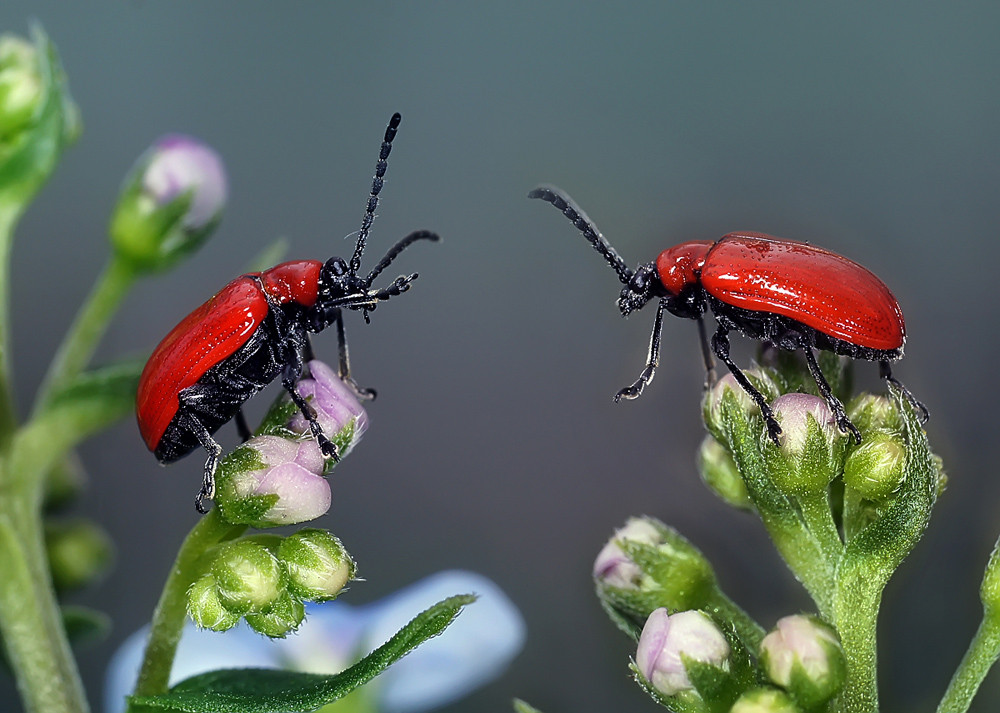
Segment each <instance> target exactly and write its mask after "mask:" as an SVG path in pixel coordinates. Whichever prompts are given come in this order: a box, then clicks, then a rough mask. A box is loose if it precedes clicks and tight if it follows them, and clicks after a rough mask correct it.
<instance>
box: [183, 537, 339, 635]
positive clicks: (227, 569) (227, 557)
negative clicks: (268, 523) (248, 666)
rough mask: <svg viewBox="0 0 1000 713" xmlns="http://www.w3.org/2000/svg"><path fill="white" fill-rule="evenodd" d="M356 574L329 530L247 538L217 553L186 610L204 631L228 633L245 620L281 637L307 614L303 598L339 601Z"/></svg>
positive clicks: (260, 630)
mask: <svg viewBox="0 0 1000 713" xmlns="http://www.w3.org/2000/svg"><path fill="white" fill-rule="evenodd" d="M354 574H355V565H354V561H353V560H352V559H351V557H350V555H348V554H347V551H346V550H345V549H344V547H343V545H341V544H340V540H338V539H337V538H336V537H334V536H333V535H331V534H330V533H328V532H326V531H325V530H318V529H313V528H307V529H304V530H300V531H299V532H297V533H295V534H294V535H291V536H289V537H284V538H281V537H276V536H264V537H258V538H253V537H248V538H244V539H241V540H237V541H235V542H230V543H228V544H226V545H223V546H222V547H221V548H220V549H219V551H218V552H217V553H216V554H215V556H214V559H213V561H212V563H211V566H210V568H209V570H208V572H206V573H205V574H204V575H202V576H201V578H200V579H198V580H197V581H195V583H194V584H193V585H192V586H191V588H190V589H189V590H188V602H187V607H188V614H189V615H190V616H191V619H192V620H193V621H194V622H195V623H196V624H197V625H198V626H200V627H202V628H204V629H211V630H213V631H226V630H228V629H231V628H233V627H234V626H236V624H237V623H239V621H240V619H241V618H243V619H245V620H246V622H247V624H248V625H249V626H250V628H252V629H253V630H254V631H256V632H258V633H260V634H264V635H265V636H269V637H272V638H283V637H285V636H287V635H288V634H289V633H291V632H293V631H295V630H296V629H298V627H299V625H300V624H301V623H302V621H303V619H304V618H305V604H304V602H306V601H312V602H324V601H330V600H332V599H335V598H336V597H337V595H338V594H339V593H340V592H341V591H342V590H343V588H344V586H345V585H346V584H347V583H348V582H349V581H350V580H351V579H353V578H354Z"/></svg>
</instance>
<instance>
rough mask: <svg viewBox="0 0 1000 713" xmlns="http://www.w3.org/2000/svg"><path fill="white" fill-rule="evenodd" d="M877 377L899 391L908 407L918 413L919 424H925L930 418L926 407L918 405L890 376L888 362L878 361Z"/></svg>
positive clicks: (890, 369)
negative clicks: (908, 404)
mask: <svg viewBox="0 0 1000 713" xmlns="http://www.w3.org/2000/svg"><path fill="white" fill-rule="evenodd" d="M878 375H879V376H880V377H882V378H883V379H885V380H886V381H888V382H889V383H890V384H892V385H893V386H895V387H896V388H897V389H899V390H900V391H901V392H902V394H903V397H904V398H905V399H906V400H907V401H909V403H910V406H912V407H913V408H914V409H916V410H917V411H919V412H920V421H921V423H927V419H928V418H930V416H931V415H930V413H929V412H928V411H927V407H926V406H924V405H923V404H922V403H920V401H918V400H917V398H916V397H915V396H914V395H913V394H911V393H910V390H909V389H908V388H906V387H905V386H903V384H902V382H900V380H899V379H897V378H896V377H895V376H893V375H892V367H890V366H889V362H887V361H880V362H879V363H878Z"/></svg>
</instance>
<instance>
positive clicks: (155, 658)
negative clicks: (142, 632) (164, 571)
mask: <svg viewBox="0 0 1000 713" xmlns="http://www.w3.org/2000/svg"><path fill="white" fill-rule="evenodd" d="M246 529H247V527H246V525H230V524H229V523H228V522H225V521H224V520H223V519H222V517H221V516H220V515H219V509H218V507H216V508H214V509H213V510H212V511H211V512H209V513H208V514H207V515H206V516H205V517H203V518H201V520H199V521H198V523H197V524H196V525H195V526H194V528H192V530H191V532H189V533H188V536H187V537H186V538H185V539H184V544H182V545H181V548H180V551H178V553H177V559H176V560H175V561H174V565H173V567H172V568H171V570H170V575H169V576H168V577H167V582H166V584H165V585H164V587H163V593H162V594H161V595H160V601H159V602H158V603H157V605H156V611H154V612H153V625H152V628H151V629H150V632H149V642H148V643H147V644H146V654H145V656H144V658H143V662H142V668H141V670H140V671H139V681H138V683H137V684H136V687H135V695H137V696H156V695H159V694H161V693H166V692H167V690H168V687H169V683H170V669H171V668H172V667H173V663H174V655H175V654H176V653H177V645H178V644H179V643H180V640H181V632H182V631H183V629H184V621H185V618H186V616H187V591H188V589H189V588H190V587H191V585H192V584H194V582H195V580H196V579H198V577H200V576H201V575H202V574H203V572H202V569H201V567H199V560H200V559H201V556H202V555H203V554H204V553H205V551H206V550H208V549H210V548H211V547H214V546H215V545H217V544H219V543H220V542H225V541H226V540H232V539H235V538H237V537H239V536H240V535H242V534H243V533H244V532H245V531H246Z"/></svg>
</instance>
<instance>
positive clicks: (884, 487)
mask: <svg viewBox="0 0 1000 713" xmlns="http://www.w3.org/2000/svg"><path fill="white" fill-rule="evenodd" d="M905 477H906V446H904V445H903V442H902V441H901V440H900V439H899V438H897V437H895V436H892V435H889V434H888V433H886V432H884V431H877V432H870V433H869V435H868V437H867V439H866V440H865V442H864V443H862V444H861V445H860V446H858V447H857V448H855V449H854V450H852V451H851V454H850V455H849V456H848V457H847V461H846V462H845V463H844V485H846V486H847V487H848V488H851V489H852V490H855V491H857V492H858V494H860V495H861V497H863V498H865V499H867V500H875V501H880V500H884V499H886V498H888V497H889V496H890V495H892V494H893V493H894V492H896V490H898V489H899V486H900V485H902V484H903V480H904V478H905Z"/></svg>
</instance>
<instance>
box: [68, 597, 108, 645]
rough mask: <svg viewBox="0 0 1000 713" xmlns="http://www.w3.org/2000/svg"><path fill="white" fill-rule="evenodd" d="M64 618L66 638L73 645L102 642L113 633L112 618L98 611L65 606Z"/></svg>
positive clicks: (69, 605) (70, 605)
mask: <svg viewBox="0 0 1000 713" xmlns="http://www.w3.org/2000/svg"><path fill="white" fill-rule="evenodd" d="M62 616H63V626H65V627H66V636H67V637H69V640H70V643H72V644H89V643H91V642H96V641H101V640H102V639H104V638H105V637H107V635H108V633H109V632H110V631H111V617H109V616H108V615H107V614H105V613H104V612H100V611H97V610H96V609H89V608H88V607H81V606H77V605H73V604H64V605H63V607H62Z"/></svg>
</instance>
